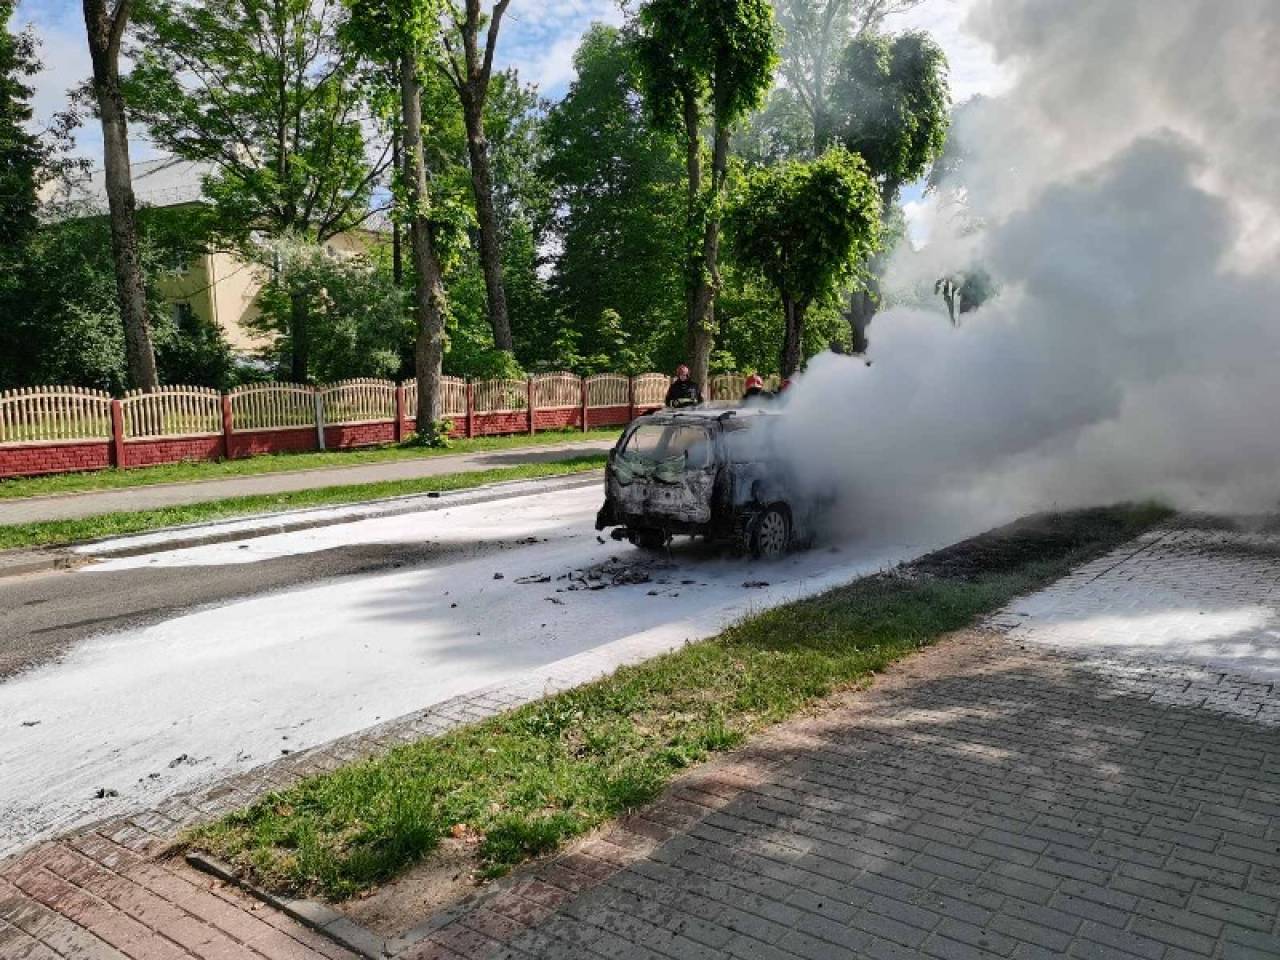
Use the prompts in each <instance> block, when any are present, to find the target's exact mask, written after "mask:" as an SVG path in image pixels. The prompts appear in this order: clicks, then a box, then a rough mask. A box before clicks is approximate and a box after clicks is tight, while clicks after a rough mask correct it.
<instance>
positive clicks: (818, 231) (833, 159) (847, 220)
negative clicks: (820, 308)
mask: <svg viewBox="0 0 1280 960" xmlns="http://www.w3.org/2000/svg"><path fill="white" fill-rule="evenodd" d="M879 229H880V198H879V192H878V190H877V188H876V185H875V183H874V182H873V181H872V179H871V176H870V174H869V172H868V169H867V164H866V163H865V162H864V161H863V159H862V158H861V157H859V156H857V155H855V154H852V153H850V152H848V151H847V150H845V149H843V148H840V147H836V148H833V149H831V150H828V151H827V152H826V153H825V154H823V155H822V156H821V157H820V158H818V159H817V160H813V161H801V160H790V161H787V162H785V163H781V164H778V165H777V166H774V167H765V168H761V169H759V170H756V171H754V172H753V173H751V174H750V175H749V176H748V177H747V178H746V181H745V183H744V184H743V185H742V187H741V189H740V190H739V192H738V197H737V199H736V202H735V203H734V204H733V206H732V208H731V212H730V214H729V231H730V236H731V237H732V239H733V247H734V251H735V253H736V255H737V258H738V259H739V261H741V262H742V263H743V264H744V265H747V266H749V267H751V268H753V269H755V270H757V271H759V272H760V274H761V275H763V276H764V277H765V279H766V280H768V281H769V283H770V284H771V285H772V286H773V287H774V289H775V290H776V291H777V293H778V296H779V298H780V299H781V301H782V310H783V319H784V324H783V342H782V350H781V359H780V369H781V372H782V374H783V375H784V376H790V375H792V374H793V373H795V372H796V370H797V369H798V367H799V365H800V361H801V359H802V348H803V343H804V334H805V329H804V326H805V324H804V321H805V315H806V313H807V312H808V309H809V307H810V306H811V305H812V304H813V303H814V302H815V301H817V300H819V299H821V298H823V297H827V296H830V295H832V294H833V293H835V291H836V289H837V286H838V285H839V283H840V282H841V281H842V280H844V279H845V278H847V277H848V276H849V275H850V273H851V272H852V271H853V270H854V269H855V268H856V267H857V265H858V264H860V263H861V262H862V261H864V260H865V259H866V258H867V257H869V256H870V255H871V254H872V253H873V252H874V251H875V249H876V246H877V243H878V240H879Z"/></svg>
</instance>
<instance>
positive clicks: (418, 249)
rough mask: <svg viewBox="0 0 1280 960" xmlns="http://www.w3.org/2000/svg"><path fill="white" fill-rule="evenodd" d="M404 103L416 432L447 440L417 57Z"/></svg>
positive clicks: (403, 67)
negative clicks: (439, 429) (442, 425)
mask: <svg viewBox="0 0 1280 960" xmlns="http://www.w3.org/2000/svg"><path fill="white" fill-rule="evenodd" d="M400 107H401V112H402V114H403V120H404V144H403V146H404V155H405V186H406V194H407V200H408V202H409V205H410V210H411V212H412V213H411V217H410V219H409V246H410V254H411V256H412V259H413V275H414V285H413V305H414V312H415V313H416V315H417V318H418V343H417V350H416V352H415V355H414V369H415V372H416V374H417V378H418V410H417V418H418V424H417V426H418V436H419V437H420V438H422V439H423V440H424V441H426V442H427V443H436V442H438V441H439V440H441V439H443V438H441V437H440V436H438V434H437V433H436V424H437V423H439V422H440V418H441V405H440V376H441V367H442V364H443V361H444V318H445V308H446V300H445V292H444V282H443V280H442V279H441V270H440V260H439V258H438V257H437V256H436V250H435V241H434V238H433V237H432V235H431V224H430V222H429V221H428V219H427V210H426V206H427V201H428V199H429V197H428V192H427V166H426V161H425V159H424V158H423V153H422V82H421V78H420V77H419V76H418V66H417V61H416V58H415V57H414V56H413V55H412V54H406V55H405V56H404V57H403V58H402V59H401V63H400Z"/></svg>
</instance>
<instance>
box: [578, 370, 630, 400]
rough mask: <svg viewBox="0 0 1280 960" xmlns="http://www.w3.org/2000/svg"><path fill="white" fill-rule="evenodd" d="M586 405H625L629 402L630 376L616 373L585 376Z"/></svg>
mask: <svg viewBox="0 0 1280 960" xmlns="http://www.w3.org/2000/svg"><path fill="white" fill-rule="evenodd" d="M586 386H587V407H588V409H591V408H596V409H598V408H601V407H625V406H627V405H628V404H629V403H630V402H631V378H630V377H624V376H622V375H621V374H617V373H597V374H596V375H595V376H594V377H587V380H586Z"/></svg>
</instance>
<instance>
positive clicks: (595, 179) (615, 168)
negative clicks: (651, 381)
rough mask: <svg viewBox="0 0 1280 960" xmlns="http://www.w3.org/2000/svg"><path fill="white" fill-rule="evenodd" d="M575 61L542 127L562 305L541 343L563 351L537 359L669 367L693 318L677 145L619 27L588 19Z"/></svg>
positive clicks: (552, 289) (552, 293) (556, 288)
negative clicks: (687, 317)
mask: <svg viewBox="0 0 1280 960" xmlns="http://www.w3.org/2000/svg"><path fill="white" fill-rule="evenodd" d="M574 64H575V66H576V67H577V72H578V77H577V79H576V80H575V81H574V82H573V84H572V85H571V86H570V88H569V91H568V93H567V94H566V96H565V97H564V99H563V100H561V101H560V102H559V103H557V104H556V105H555V106H554V107H552V108H551V110H550V111H549V112H548V114H547V118H546V122H545V124H544V125H543V131H542V135H543V140H544V144H545V155H544V157H543V160H542V163H541V166H540V168H539V173H540V175H541V176H542V177H543V178H544V179H545V180H546V182H547V184H548V186H549V188H550V191H551V204H550V206H551V209H552V210H553V211H554V220H553V222H552V230H553V232H554V236H555V238H556V240H557V241H558V243H557V247H558V249H557V251H556V254H555V257H554V260H553V261H552V271H551V276H550V278H549V282H548V287H549V297H550V299H551V302H552V303H553V304H554V307H555V309H556V311H557V313H556V315H555V317H554V321H555V324H554V325H555V329H553V330H552V331H550V332H549V335H548V336H546V338H545V340H544V341H543V348H544V350H545V349H546V347H547V346H552V345H554V347H555V349H554V351H547V352H544V353H543V354H542V355H541V356H538V357H537V359H538V360H541V361H544V362H546V363H547V364H549V365H561V364H565V365H569V366H571V367H572V368H574V369H584V370H586V369H593V368H596V367H598V366H599V365H600V361H599V358H600V357H602V356H604V357H614V358H615V365H616V364H617V363H619V362H620V363H622V364H624V365H628V364H631V365H634V366H636V367H644V368H652V367H653V366H654V365H660V366H661V368H663V369H665V368H666V367H667V366H670V365H672V364H673V363H674V362H675V359H676V357H677V356H678V352H679V350H680V349H681V347H680V343H681V340H682V338H683V325H684V309H685V306H684V284H683V280H682V276H681V271H682V269H683V261H682V257H683V245H682V240H681V237H682V234H683V231H684V217H685V210H684V197H683V191H684V188H683V183H682V180H683V171H682V162H683V161H682V159H681V156H680V151H679V147H678V146H677V144H676V141H675V138H674V137H672V136H670V135H669V134H667V133H664V132H660V131H655V130H653V129H652V128H651V127H650V126H649V125H648V123H647V122H646V120H645V116H644V113H643V109H642V106H641V103H640V98H639V90H638V80H637V76H636V69H635V62H634V59H633V55H632V51H631V49H630V48H629V47H628V45H627V44H626V42H625V40H624V39H623V37H622V35H621V34H620V33H619V31H617V30H615V29H613V28H611V27H604V26H595V27H593V28H591V29H590V30H589V31H588V32H587V34H586V35H585V36H584V37H583V39H582V42H581V44H580V45H579V47H578V51H577V54H576V55H575V58H574ZM513 316H514V314H513ZM619 349H625V351H626V352H627V354H628V356H627V357H625V358H624V357H622V356H620V355H617V354H615V351H616V350H619ZM567 351H571V355H566V352H567ZM584 358H585V359H584Z"/></svg>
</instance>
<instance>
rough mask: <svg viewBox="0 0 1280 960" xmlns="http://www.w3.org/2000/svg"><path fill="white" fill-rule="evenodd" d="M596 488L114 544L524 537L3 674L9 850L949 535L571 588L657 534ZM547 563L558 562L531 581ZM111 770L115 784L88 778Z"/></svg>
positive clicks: (713, 564) (157, 559)
mask: <svg viewBox="0 0 1280 960" xmlns="http://www.w3.org/2000/svg"><path fill="white" fill-rule="evenodd" d="M599 500H600V494H599V491H598V490H597V489H595V488H594V487H593V488H586V489H576V490H561V491H557V492H552V493H546V494H538V495H532V496H522V497H516V498H512V499H506V500H497V501H492V502H486V503H475V504H469V505H462V506H458V507H452V508H448V509H444V510H441V509H436V510H432V511H429V512H423V513H418V514H407V515H402V516H394V517H379V518H374V519H368V520H362V521H359V522H355V523H349V524H344V525H341V526H336V527H325V528H320V529H315V530H305V531H298V532H294V533H285V534H278V535H273V536H266V537H260V538H257V539H255V540H251V541H248V542H246V543H229V544H215V545H209V546H203V547H193V548H188V549H178V550H173V551H171V552H168V553H163V554H155V555H151V556H146V557H137V558H120V559H116V560H110V561H107V562H106V563H104V564H101V565H100V566H99V567H98V568H97V569H114V570H129V569H134V568H137V567H142V566H156V565H166V566H169V567H173V568H179V569H189V571H190V573H191V575H192V576H201V575H205V572H206V571H208V569H209V568H210V567H215V566H219V565H227V564H252V563H255V562H266V561H269V560H271V559H273V558H279V557H283V556H292V555H298V554H308V553H313V552H316V551H326V550H333V549H335V548H341V547H342V546H344V545H345V546H358V545H362V544H372V543H404V542H410V541H414V540H431V541H433V542H436V543H441V544H445V543H467V542H471V541H477V540H492V539H494V538H502V537H506V538H507V541H506V542H507V543H508V544H510V547H509V549H506V550H496V551H491V552H489V553H486V554H481V555H479V556H476V555H474V554H468V553H466V552H465V551H464V552H462V553H460V555H459V556H460V559H458V560H457V561H456V562H452V563H448V564H445V565H435V566H424V567H418V568H414V569H404V570H395V571H391V572H385V573H378V574H371V575H361V576H351V577H344V578H338V579H335V580H329V581H326V582H322V583H318V584H314V585H308V586H304V587H301V588H293V589H289V590H286V591H282V592H278V593H273V594H265V595H260V596H256V597H252V598H248V599H242V600H237V601H233V602H226V603H220V604H217V605H215V606H212V607H209V608H206V609H201V610H197V611H194V612H189V613H186V614H183V615H181V616H176V617H174V618H172V619H169V620H166V621H164V622H161V623H157V624H154V625H152V626H148V627H145V628H140V629H135V630H127V631H123V632H118V633H111V634H107V635H102V636H98V637H94V638H91V639H89V640H87V641H84V642H82V643H80V644H79V645H77V646H76V647H75V648H74V649H73V650H72V651H71V652H70V653H69V654H68V655H67V656H66V657H64V658H63V659H62V660H61V661H60V662H57V663H52V664H47V665H45V666H43V667H40V668H38V669H35V670H32V671H29V672H27V673H24V674H20V675H18V676H17V677H15V678H13V679H11V680H9V681H7V682H4V683H0V724H3V730H2V732H0V854H3V853H4V852H6V851H12V850H14V849H16V848H19V847H21V846H24V845H25V844H27V843H29V842H31V841H33V840H35V839H37V838H40V837H43V836H47V835H50V834H52V833H56V832H60V831H62V830H66V829H69V828H72V827H74V826H77V825H80V824H83V823H85V822H87V821H90V820H93V819H97V818H99V817H103V816H108V815H113V814H116V813H121V812H125V811H128V810H134V809H142V808H146V807H150V806H153V805H155V804H156V803H158V802H160V801H161V800H163V799H164V798H165V797H167V796H170V795H172V794H174V793H176V792H178V791H180V790H183V789H186V788H189V787H193V786H196V785H197V784H201V783H209V782H213V781H215V780H218V779H221V778H224V777H226V776H229V775H232V774H235V773H239V772H242V771H245V770H247V769H250V768H252V767H255V766H257V765H259V764H262V763H265V762H268V761H271V760H275V759H277V758H278V757H279V756H280V755H281V753H282V751H285V750H289V751H293V750H299V749H304V748H307V747H310V746H314V745H318V744H321V743H325V742H327V741H330V740H332V739H334V738H336V737H340V736H344V735H347V734H351V733H354V732H357V731H360V730H362V729H365V728H367V727H369V726H371V725H373V724H375V723H377V722H380V721H386V720H389V719H391V718H393V717H396V716H399V715H403V714H407V713H410V712H412V711H415V710H419V709H422V708H424V707H427V706H430V705H432V704H434V703H438V702H440V701H442V700H446V699H448V698H450V697H453V696H456V695H459V694H462V693H466V692H468V691H472V690H476V689H478V688H481V687H486V686H490V685H492V684H495V683H499V682H503V681H507V680H516V679H519V678H520V677H522V676H525V675H527V674H528V673H529V672H530V671H532V670H535V669H537V668H539V667H544V666H546V665H548V664H552V663H555V662H556V661H559V660H561V659H564V658H568V657H572V656H574V655H579V654H582V653H584V652H586V651H602V652H603V654H604V656H603V660H602V664H603V665H605V666H607V665H608V662H609V656H610V654H609V651H610V650H618V651H620V652H619V654H618V656H619V657H620V658H624V654H623V653H622V651H627V653H626V654H625V656H630V657H634V656H635V653H636V650H637V649H643V650H644V651H645V652H646V653H657V652H660V650H662V649H670V648H672V647H675V646H678V645H679V644H681V643H683V642H685V641H687V640H689V639H694V638H698V637H703V636H707V635H710V634H712V633H714V632H716V631H717V630H718V629H720V628H721V627H722V626H724V625H725V624H726V623H727V622H730V621H732V620H734V619H736V618H739V617H741V616H742V615H744V614H746V613H749V612H751V611H752V610H757V609H762V608H764V607H766V606H770V605H774V604H777V603H780V602H785V601H787V600H791V599H795V598H797V597H800V596H803V595H806V594H810V593H813V592H816V591H819V590H822V589H825V588H827V587H830V586H833V585H836V584H838V583H841V582H845V581H847V580H849V579H852V578H853V577H855V576H858V575H860V574H863V573H867V572H871V571H873V570H876V569H879V568H883V567H886V566H889V565H892V564H893V563H896V562H899V561H902V560H905V559H908V558H909V557H912V556H915V555H918V554H919V553H921V552H924V551H925V550H927V549H929V548H931V547H934V546H937V545H938V544H936V543H918V544H910V543H864V544H861V545H846V546H844V547H842V548H841V549H840V550H839V551H838V552H832V551H830V550H825V549H819V550H815V551H812V552H809V553H803V554H797V555H795V556H793V557H789V558H787V559H786V560H784V561H781V562H779V563H775V564H768V565H762V564H755V563H751V562H749V561H746V560H741V559H733V558H724V557H721V556H718V555H716V554H715V553H713V552H712V551H708V550H704V549H699V548H695V547H677V549H676V550H675V551H674V552H673V554H672V560H673V561H674V564H675V566H674V568H673V569H668V570H655V571H653V574H652V575H653V576H654V577H655V578H657V579H666V580H668V581H670V582H668V583H658V582H649V583H639V584H632V585H626V586H611V587H609V588H607V589H599V590H584V589H579V590H571V589H568V587H569V585H570V581H568V580H559V579H557V578H559V577H560V576H562V575H564V574H568V573H570V572H571V571H573V570H575V569H581V568H584V567H588V566H590V565H592V564H596V563H601V562H604V561H607V560H608V559H609V558H610V557H617V558H619V559H620V560H625V561H632V560H637V561H638V560H641V558H642V557H643V556H644V555H643V554H641V553H640V552H639V551H636V550H635V549H634V548H632V547H630V546H629V545H626V544H620V543H616V542H613V541H606V542H605V543H600V542H599V540H598V538H597V536H596V534H595V531H594V530H593V529H592V520H593V518H594V514H595V511H596V509H597V508H598V506H599ZM93 571H94V568H89V569H88V570H86V571H85V572H81V573H77V574H74V575H68V576H74V577H92V576H95V573H94V572H93ZM495 574H501V579H496V578H495ZM538 576H549V577H551V578H552V580H551V581H550V582H549V583H519V582H517V581H518V580H520V579H521V578H530V577H538ZM684 581H692V582H684ZM748 581H768V586H767V587H759V586H756V587H745V586H744V583H746V582H748ZM637 637H642V638H643V646H642V647H637V645H636V643H634V642H629V641H634V638H637ZM100 790H107V791H115V792H116V794H117V795H116V796H108V797H106V798H103V799H94V796H95V793H97V792H98V791H100Z"/></svg>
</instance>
